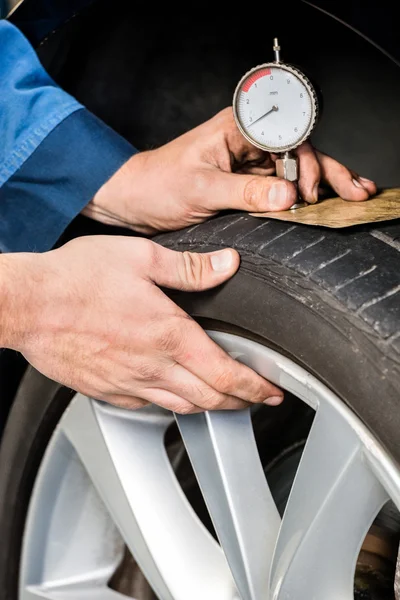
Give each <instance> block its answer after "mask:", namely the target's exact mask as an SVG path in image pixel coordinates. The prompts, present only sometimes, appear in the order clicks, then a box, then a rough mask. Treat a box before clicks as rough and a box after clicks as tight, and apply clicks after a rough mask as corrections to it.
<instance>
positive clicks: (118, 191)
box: [83, 108, 376, 234]
mask: <svg viewBox="0 0 400 600" xmlns="http://www.w3.org/2000/svg"><path fill="white" fill-rule="evenodd" d="M296 152H297V155H298V157H299V161H300V181H299V191H300V193H301V195H302V197H303V198H304V200H306V201H307V202H310V203H313V202H316V201H317V200H318V189H319V185H320V182H322V183H325V184H327V185H329V186H330V187H332V188H333V189H334V190H335V192H336V193H337V194H338V195H340V196H341V197H342V198H344V199H345V200H354V201H361V200H367V199H368V198H369V196H370V195H373V194H375V193H376V186H375V184H374V183H373V182H372V181H369V180H368V179H364V178H362V177H359V176H358V175H356V174H355V173H354V172H352V171H350V170H349V169H347V168H346V167H344V166H343V165H341V164H340V163H338V162H337V161H336V160H334V159H333V158H331V157H329V156H326V155H325V154H322V153H321V152H318V151H316V150H314V149H313V148H312V146H311V145H310V144H309V143H304V144H303V145H302V146H300V147H299V148H298V149H297V151H296ZM276 158H277V157H276V156H271V155H270V154H268V153H266V152H263V151H262V150H259V149H257V148H255V147H254V146H253V145H252V144H250V143H249V142H248V141H247V140H246V139H245V138H244V137H243V136H242V135H241V133H240V132H239V130H238V128H237V126H236V124H235V121H234V118H233V113H232V109H231V108H228V109H225V110H224V111H222V112H221V113H219V114H218V115H216V116H215V117H214V118H213V119H211V120H210V121H207V122H206V123H204V124H203V125H201V126H199V127H197V128H196V129H193V130H192V131H189V132H188V133H186V134H184V135H182V136H180V137H179V138H177V139H175V140H174V141H172V142H170V143H169V144H166V145H165V146H162V147H161V148H158V149H156V150H151V151H149V152H143V153H139V154H136V155H135V156H133V157H132V158H131V159H130V160H129V161H128V162H127V163H125V165H123V166H122V167H121V169H120V170H119V171H118V172H117V173H116V174H115V175H114V176H113V177H112V178H111V179H110V180H109V181H108V182H107V183H106V184H104V186H103V187H102V188H101V189H100V190H99V191H98V193H97V194H96V196H95V197H94V198H93V200H92V202H90V204H89V205H88V206H87V207H86V208H85V209H84V211H83V212H84V214H85V215H87V216H89V217H92V218H94V219H96V220H99V221H102V222H103V223H108V224H113V225H123V226H125V227H130V228H132V229H135V230H136V231H138V232H140V233H146V234H152V233H156V232H157V231H165V230H176V229H181V228H183V227H186V226H188V225H193V224H195V223H201V222H203V221H205V220H206V219H207V218H208V217H210V216H212V215H215V214H216V213H217V212H218V211H220V210H223V209H237V210H244V211H248V212H265V211H278V210H285V209H288V208H290V206H292V204H294V203H295V202H296V199H297V193H296V189H295V187H294V185H293V184H292V183H289V182H287V181H284V180H283V179H279V178H277V177H275V176H274V174H275V162H274V161H275V160H276Z"/></svg>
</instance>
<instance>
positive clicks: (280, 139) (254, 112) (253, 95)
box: [233, 63, 317, 152]
mask: <svg viewBox="0 0 400 600" xmlns="http://www.w3.org/2000/svg"><path fill="white" fill-rule="evenodd" d="M233 107H234V114H235V119H236V122H237V124H238V127H239V129H240V130H241V132H242V133H243V135H244V136H245V137H246V138H247V139H248V140H249V141H250V142H252V143H253V144H254V145H255V146H258V147H259V148H263V149H265V150H268V151H270V152H284V151H286V150H292V149H293V148H295V147H296V146H298V145H299V144H301V143H302V142H303V141H304V140H306V139H307V138H308V136H309V135H310V134H311V131H312V129H313V128H314V125H315V120H316V112H317V101H316V95H315V92H314V89H313V87H312V85H311V84H310V82H309V81H308V80H307V79H306V77H304V76H303V75H302V74H301V73H300V72H299V71H297V70H296V69H294V68H292V67H289V66H288V65H278V64H275V63H271V64H267V65H261V66H260V67H256V68H255V69H253V70H252V71H250V72H249V73H247V75H245V76H244V77H243V79H242V80H241V81H240V83H239V85H238V87H237V89H236V92H235V97H234V102H233Z"/></svg>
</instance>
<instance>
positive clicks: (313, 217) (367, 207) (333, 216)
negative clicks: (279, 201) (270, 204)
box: [250, 188, 400, 228]
mask: <svg viewBox="0 0 400 600" xmlns="http://www.w3.org/2000/svg"><path fill="white" fill-rule="evenodd" d="M250 214H251V215H252V216H254V217H263V218H268V219H278V220H280V221H290V222H292V223H303V224H304V225H317V226H319V227H335V228H341V227H352V226H354V225H363V224H365V223H376V222H378V221H389V220H392V219H399V218H400V188H393V189H387V190H383V191H382V192H380V193H379V194H377V195H376V196H374V197H373V198H371V199H370V200H366V201H365V202H347V201H346V200H342V198H327V199H325V200H320V201H319V202H317V204H309V205H308V206H304V207H302V208H297V209H295V210H284V211H282V212H265V213H250Z"/></svg>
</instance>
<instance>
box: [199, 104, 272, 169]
mask: <svg viewBox="0 0 400 600" xmlns="http://www.w3.org/2000/svg"><path fill="white" fill-rule="evenodd" d="M209 126H210V128H212V130H213V131H214V132H215V133H216V134H217V135H218V136H219V135H220V134H221V132H222V134H223V137H224V140H225V142H226V144H227V146H228V148H229V152H230V153H231V155H232V156H233V157H234V159H235V161H236V162H237V163H239V164H242V163H244V162H247V161H260V160H263V159H264V158H267V157H268V154H267V153H266V152H264V151H263V150H261V149H259V148H257V147H256V146H254V145H253V144H252V143H251V142H249V141H248V140H247V139H246V138H245V137H244V136H243V135H242V134H241V133H240V131H239V129H238V127H237V125H236V122H235V118H234V116H233V110H232V107H228V108H225V109H224V110H222V111H221V112H219V113H218V114H217V115H215V117H213V118H212V119H211V120H210V121H209Z"/></svg>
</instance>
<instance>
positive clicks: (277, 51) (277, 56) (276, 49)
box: [273, 38, 281, 63]
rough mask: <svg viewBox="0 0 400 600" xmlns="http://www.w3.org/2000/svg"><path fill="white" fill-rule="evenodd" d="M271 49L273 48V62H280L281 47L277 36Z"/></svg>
mask: <svg viewBox="0 0 400 600" xmlns="http://www.w3.org/2000/svg"><path fill="white" fill-rule="evenodd" d="M273 49H274V54H275V62H276V63H280V62H281V47H280V45H279V41H278V38H274V47H273Z"/></svg>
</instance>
